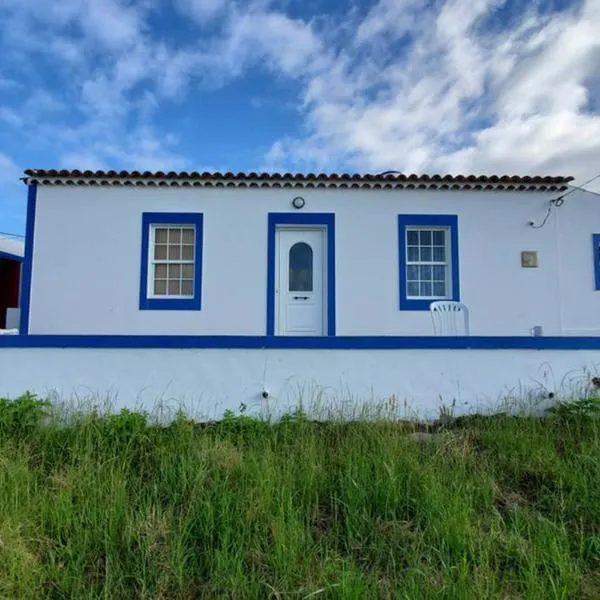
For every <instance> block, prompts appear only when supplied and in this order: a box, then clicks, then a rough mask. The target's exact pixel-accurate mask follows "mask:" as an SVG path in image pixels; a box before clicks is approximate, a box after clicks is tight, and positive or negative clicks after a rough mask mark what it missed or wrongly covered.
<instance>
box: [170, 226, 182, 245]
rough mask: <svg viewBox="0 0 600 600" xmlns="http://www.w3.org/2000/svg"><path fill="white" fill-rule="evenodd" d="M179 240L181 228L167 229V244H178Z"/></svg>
mask: <svg viewBox="0 0 600 600" xmlns="http://www.w3.org/2000/svg"><path fill="white" fill-rule="evenodd" d="M180 242H181V229H169V244H179V243H180Z"/></svg>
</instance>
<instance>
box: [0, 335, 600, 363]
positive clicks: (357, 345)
mask: <svg viewBox="0 0 600 600" xmlns="http://www.w3.org/2000/svg"><path fill="white" fill-rule="evenodd" d="M0 348H231V349H236V348H265V349H312V350H317V349H323V350H401V349H404V350H435V349H438V350H450V349H452V350H465V349H473V350H518V349H523V350H525V349H527V350H600V337H566V336H564V337H563V336H560V337H533V336H527V337H478V336H467V337H464V336H456V337H450V336H448V337H447V336H426V337H420V336H419V337H416V336H415V337H410V336H406V337H405V336H337V337H336V336H322V337H295V336H289V337H288V336H235V335H233V336H227V335H225V336H210V335H207V336H202V335H4V336H0ZM599 359H600V355H599Z"/></svg>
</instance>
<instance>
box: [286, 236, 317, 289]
mask: <svg viewBox="0 0 600 600" xmlns="http://www.w3.org/2000/svg"><path fill="white" fill-rule="evenodd" d="M289 268H290V271H289V291H290V292H312V291H313V251H312V248H311V247H310V246H309V245H308V244H307V243H306V242H296V243H295V244H294V245H293V246H292V247H291V248H290V259H289Z"/></svg>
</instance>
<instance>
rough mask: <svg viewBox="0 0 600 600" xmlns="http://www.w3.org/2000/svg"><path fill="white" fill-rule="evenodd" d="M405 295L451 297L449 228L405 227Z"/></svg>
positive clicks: (435, 297)
mask: <svg viewBox="0 0 600 600" xmlns="http://www.w3.org/2000/svg"><path fill="white" fill-rule="evenodd" d="M405 231H406V297H407V298H408V299H410V298H426V299H431V300H435V299H445V298H451V297H452V290H451V289H450V288H451V281H452V278H451V274H450V264H451V262H450V256H449V255H450V246H449V238H450V235H449V230H448V228H445V227H419V226H409V227H407V228H406V230H405Z"/></svg>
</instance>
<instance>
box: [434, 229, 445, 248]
mask: <svg viewBox="0 0 600 600" xmlns="http://www.w3.org/2000/svg"><path fill="white" fill-rule="evenodd" d="M433 245H434V246H445V245H446V232H445V231H441V230H438V231H434V232H433Z"/></svg>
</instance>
